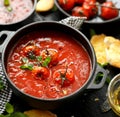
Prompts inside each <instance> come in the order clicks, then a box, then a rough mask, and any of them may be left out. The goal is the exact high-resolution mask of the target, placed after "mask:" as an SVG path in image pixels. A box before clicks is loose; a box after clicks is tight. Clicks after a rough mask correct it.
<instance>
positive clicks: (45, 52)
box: [41, 49, 58, 65]
mask: <svg viewBox="0 0 120 117" xmlns="http://www.w3.org/2000/svg"><path fill="white" fill-rule="evenodd" d="M41 56H42V58H43V59H45V58H46V57H47V56H49V57H50V58H51V60H50V64H49V65H56V64H57V63H58V51H57V50H56V49H45V50H43V51H42V52H41Z"/></svg>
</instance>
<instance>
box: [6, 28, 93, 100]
mask: <svg viewBox="0 0 120 117" xmlns="http://www.w3.org/2000/svg"><path fill="white" fill-rule="evenodd" d="M20 40H21V41H20V42H19V43H18V44H17V46H16V47H15V48H14V49H13V51H12V52H11V54H10V56H9V59H8V64H7V72H8V76H9V77H10V79H11V80H12V81H13V82H14V84H15V85H16V86H17V87H18V88H19V89H20V90H21V91H23V92H24V93H27V94H30V95H32V96H35V97H39V98H44V99H48V98H49V99H50V98H60V97H63V96H66V95H69V94H71V93H73V92H74V91H76V90H77V89H79V88H80V87H81V86H82V85H83V84H84V83H85V82H86V81H87V80H88V77H89V75H90V71H91V61H90V58H89V55H88V53H87V51H86V50H85V49H84V48H83V46H82V45H81V44H79V43H78V42H77V41H75V40H74V38H73V37H71V36H69V35H66V34H64V33H61V32H57V31H56V32H55V33H54V31H48V30H44V31H38V32H37V31H36V32H32V33H30V34H27V35H25V36H24V37H22V38H21V39H20Z"/></svg>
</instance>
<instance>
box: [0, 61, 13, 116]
mask: <svg viewBox="0 0 120 117" xmlns="http://www.w3.org/2000/svg"><path fill="white" fill-rule="evenodd" d="M0 77H1V79H2V81H3V83H4V86H5V88H4V89H2V90H0V114H2V113H3V112H4V110H5V105H6V103H7V102H9V101H10V99H11V96H12V90H11V89H10V88H9V87H8V83H7V81H6V78H5V75H4V73H3V70H2V65H1V61H0Z"/></svg>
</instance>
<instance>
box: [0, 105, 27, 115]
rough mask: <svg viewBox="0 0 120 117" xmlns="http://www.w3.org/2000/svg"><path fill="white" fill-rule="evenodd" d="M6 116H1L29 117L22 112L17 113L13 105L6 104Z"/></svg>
mask: <svg viewBox="0 0 120 117" xmlns="http://www.w3.org/2000/svg"><path fill="white" fill-rule="evenodd" d="M5 111H6V114H0V117H28V116H27V115H25V114H24V113H22V112H15V110H14V107H13V105H11V104H10V103H6V106H5Z"/></svg>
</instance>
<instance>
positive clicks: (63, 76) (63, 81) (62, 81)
mask: <svg viewBox="0 0 120 117" xmlns="http://www.w3.org/2000/svg"><path fill="white" fill-rule="evenodd" d="M53 77H54V79H55V82H56V83H57V84H59V85H61V87H66V86H69V85H70V84H72V83H73V82H74V80H75V78H74V73H73V71H72V70H71V69H60V70H58V71H56V72H55V73H54V75H53Z"/></svg>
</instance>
